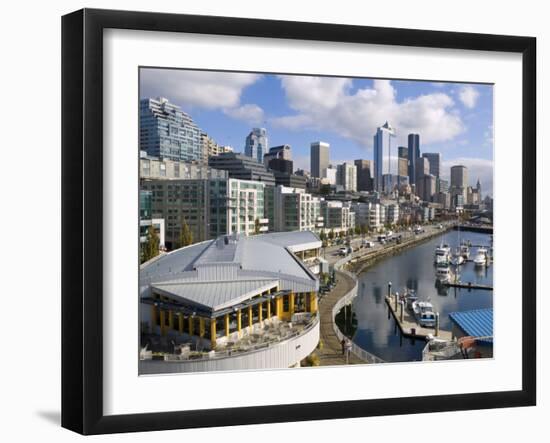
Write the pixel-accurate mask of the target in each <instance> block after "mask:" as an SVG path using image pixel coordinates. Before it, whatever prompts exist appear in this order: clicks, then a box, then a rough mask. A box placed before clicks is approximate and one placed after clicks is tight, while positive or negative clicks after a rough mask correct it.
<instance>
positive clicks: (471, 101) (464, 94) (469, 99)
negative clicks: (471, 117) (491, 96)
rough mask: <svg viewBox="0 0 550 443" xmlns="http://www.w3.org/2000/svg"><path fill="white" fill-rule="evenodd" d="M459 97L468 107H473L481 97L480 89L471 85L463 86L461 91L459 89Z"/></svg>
mask: <svg viewBox="0 0 550 443" xmlns="http://www.w3.org/2000/svg"><path fill="white" fill-rule="evenodd" d="M458 98H459V99H460V101H461V102H462V104H463V105H464V106H466V107H467V108H468V109H472V108H473V107H474V106H475V105H476V103H477V99H478V98H479V91H478V90H477V89H476V88H474V87H473V86H470V85H467V86H463V87H462V88H460V91H458Z"/></svg>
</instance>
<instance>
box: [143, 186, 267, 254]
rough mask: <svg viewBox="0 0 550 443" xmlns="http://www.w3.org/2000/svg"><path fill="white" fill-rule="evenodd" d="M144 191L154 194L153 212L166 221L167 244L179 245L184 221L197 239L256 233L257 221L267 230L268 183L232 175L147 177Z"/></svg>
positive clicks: (152, 200)
mask: <svg viewBox="0 0 550 443" xmlns="http://www.w3.org/2000/svg"><path fill="white" fill-rule="evenodd" d="M141 187H142V190H145V191H149V192H151V194H152V198H151V212H152V215H153V217H155V218H163V219H164V220H165V224H166V229H165V231H166V233H165V237H166V246H167V247H168V248H169V249H174V248H177V247H179V246H180V245H179V237H180V233H181V228H182V225H183V222H184V221H185V223H186V224H187V225H188V227H189V229H190V230H191V232H192V234H193V240H194V242H199V241H203V240H208V239H210V238H217V237H218V236H220V235H224V234H232V233H245V234H253V233H254V232H255V229H256V220H258V221H259V222H260V230H261V232H265V231H267V223H268V221H267V219H266V218H265V209H264V191H265V184H264V183H261V182H254V181H247V180H237V179H232V178H226V179H222V178H216V179H198V180H185V179H173V180H157V179H154V180H144V181H143V182H142V184H141Z"/></svg>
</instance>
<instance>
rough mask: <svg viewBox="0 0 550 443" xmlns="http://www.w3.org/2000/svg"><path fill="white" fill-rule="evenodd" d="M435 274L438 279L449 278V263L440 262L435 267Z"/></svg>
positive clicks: (444, 279) (445, 279)
mask: <svg viewBox="0 0 550 443" xmlns="http://www.w3.org/2000/svg"><path fill="white" fill-rule="evenodd" d="M435 275H436V277H437V279H438V280H440V281H447V280H449V279H450V278H451V268H449V263H447V262H440V263H438V264H437V265H436V267H435Z"/></svg>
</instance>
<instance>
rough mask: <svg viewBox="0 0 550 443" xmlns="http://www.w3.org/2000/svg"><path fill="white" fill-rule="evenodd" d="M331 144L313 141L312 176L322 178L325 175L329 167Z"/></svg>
mask: <svg viewBox="0 0 550 443" xmlns="http://www.w3.org/2000/svg"><path fill="white" fill-rule="evenodd" d="M329 148H330V145H329V144H328V143H325V142H321V141H318V142H312V143H311V152H310V161H311V176H312V177H318V178H322V177H323V176H324V172H325V169H326V168H328V161H329V154H328V150H329Z"/></svg>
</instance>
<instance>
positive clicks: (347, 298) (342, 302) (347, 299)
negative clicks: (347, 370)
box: [332, 257, 385, 363]
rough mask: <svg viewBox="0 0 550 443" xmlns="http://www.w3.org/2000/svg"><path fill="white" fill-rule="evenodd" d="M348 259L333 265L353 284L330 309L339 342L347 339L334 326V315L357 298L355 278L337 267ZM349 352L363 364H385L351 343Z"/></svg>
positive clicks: (333, 324)
mask: <svg viewBox="0 0 550 443" xmlns="http://www.w3.org/2000/svg"><path fill="white" fill-rule="evenodd" d="M350 259H351V257H344V258H342V259H340V260H338V261H337V262H336V263H335V264H334V268H335V269H336V270H337V271H338V272H340V273H341V274H344V275H346V276H348V277H349V278H351V279H352V280H353V282H354V283H353V287H352V288H351V290H350V291H348V293H347V294H346V295H344V296H343V297H341V298H340V299H339V300H338V301H337V302H336V303H335V304H334V306H333V308H332V328H333V329H334V333H335V334H336V337H338V341H339V342H341V341H342V340H345V339H347V337H346V336H345V335H344V334H343V333H342V331H340V328H339V327H338V325H337V324H336V320H335V319H336V314H338V312H340V311H341V310H342V308H343V307H344V306H346V305H348V304H350V303H351V302H352V301H353V299H354V298H355V297H357V287H358V283H357V278H356V276H355V275H354V274H352V273H351V272H348V271H346V270H344V269H339V266H343V265H344V264H346V263H347V262H348V261H349V260H350ZM351 352H353V353H354V354H355V355H356V356H357V357H358V358H360V359H361V360H363V361H364V362H367V363H385V361H384V360H382V359H381V358H379V357H377V356H376V355H374V354H371V353H370V352H368V351H366V350H364V349H363V348H361V347H360V346H359V345H357V344H356V343H354V342H353V341H352V342H351Z"/></svg>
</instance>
